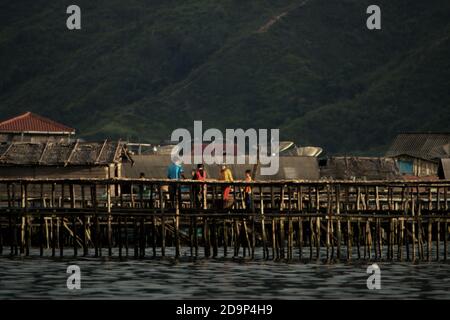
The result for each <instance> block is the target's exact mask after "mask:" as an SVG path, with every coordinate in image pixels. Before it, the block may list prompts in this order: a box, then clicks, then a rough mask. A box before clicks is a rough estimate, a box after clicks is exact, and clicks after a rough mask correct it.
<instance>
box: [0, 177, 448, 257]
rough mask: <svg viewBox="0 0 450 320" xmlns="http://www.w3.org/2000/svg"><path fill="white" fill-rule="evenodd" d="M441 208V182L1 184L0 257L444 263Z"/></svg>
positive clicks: (444, 189)
mask: <svg viewBox="0 0 450 320" xmlns="http://www.w3.org/2000/svg"><path fill="white" fill-rule="evenodd" d="M248 185H250V186H251V187H252V197H251V200H252V203H253V205H252V206H250V208H246V207H245V201H244V194H243V192H244V187H245V186H248ZM225 186H231V187H232V193H231V199H232V205H231V206H230V205H224V201H223V198H222V196H223V195H222V191H223V188H224V187H225ZM199 190H205V191H204V193H203V192H202V194H201V195H200V198H201V201H196V197H198V196H199ZM228 204H229V203H228ZM449 204H450V181H370V182H364V181H322V180H320V181H268V182H251V183H246V182H243V181H237V182H220V181H208V182H199V181H192V180H182V181H173V180H153V179H48V180H47V179H19V180H18V179H1V180H0V254H1V255H13V256H16V255H24V256H27V255H30V251H31V249H39V250H38V251H36V252H39V255H41V256H43V255H51V256H67V255H71V256H95V257H100V256H104V255H107V256H119V257H135V258H144V257H165V256H169V254H170V255H171V256H173V257H180V256H189V257H200V256H204V257H217V258H221V257H234V258H246V259H256V258H258V257H259V258H261V259H273V260H295V259H297V260H298V259H300V260H328V261H336V260H347V261H349V260H364V259H366V260H367V259H370V260H398V261H432V260H447V256H448V240H449V226H448V222H449V221H450V215H449V212H450V209H449ZM33 252H34V251H33Z"/></svg>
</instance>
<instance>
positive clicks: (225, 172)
mask: <svg viewBox="0 0 450 320" xmlns="http://www.w3.org/2000/svg"><path fill="white" fill-rule="evenodd" d="M220 180H222V181H227V182H233V181H234V179H233V174H232V173H231V170H230V169H229V168H228V167H227V166H226V165H222V170H221V171H220ZM230 192H231V186H230V185H225V186H224V187H223V198H222V199H223V207H224V209H227V208H229V207H231V206H232V205H233V201H232V200H231V199H230ZM230 200H231V201H230Z"/></svg>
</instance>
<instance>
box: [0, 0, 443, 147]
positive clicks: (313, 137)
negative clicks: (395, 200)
mask: <svg viewBox="0 0 450 320" xmlns="http://www.w3.org/2000/svg"><path fill="white" fill-rule="evenodd" d="M26 2H27V3H24V2H23V1H14V0H4V1H2V4H0V70H1V77H0V113H1V115H2V118H7V117H9V116H13V115H15V114H17V113H20V112H22V111H27V110H30V111H34V112H37V113H39V114H42V115H45V116H49V117H51V118H54V119H56V120H59V121H61V122H63V123H66V124H68V125H71V126H74V127H75V128H77V129H78V132H79V133H80V135H81V136H82V137H85V138H89V139H93V138H104V137H112V138H119V137H121V138H129V139H133V140H137V141H149V142H157V141H160V140H161V139H167V138H168V137H169V136H170V133H171V132H172V130H173V129H175V128H178V127H186V128H189V127H191V126H192V124H193V120H203V121H204V127H217V128H220V129H224V128H239V127H242V128H250V127H252V128H280V129H281V131H280V133H281V137H282V138H283V139H289V140H295V141H296V142H297V143H298V144H300V145H319V146H323V147H324V148H325V149H326V150H327V151H328V152H329V153H350V152H353V153H360V154H377V153H381V152H382V151H383V150H384V148H385V147H386V145H387V144H388V143H389V142H390V141H391V139H392V138H393V137H394V136H395V134H396V133H397V132H399V131H449V129H450V128H449V123H450V108H449V107H450V90H449V88H450V58H449V57H450V19H449V17H450V2H449V1H447V0H442V1H438V0H431V1H407V0H396V1H391V0H379V1H377V4H378V5H379V6H380V7H381V10H382V30H377V31H369V30H368V29H367V28H366V18H367V16H368V15H367V14H366V8H367V6H368V5H370V4H372V1H367V0H309V1H304V0H296V1H294V0H246V1H241V0H221V1H217V0H154V1H145V0H130V1H126V2H124V1H119V0H97V1H86V0H83V1H77V5H79V6H80V7H81V10H82V29H81V30H78V31H69V30H67V28H66V26H65V22H66V17H67V15H66V13H65V11H66V8H67V6H68V5H70V4H72V2H71V1H65V0H64V1H43V0H36V1H26ZM279 15H283V16H282V17H281V18H280V19H278V20H277V21H276V22H275V23H273V24H268V22H269V21H270V20H271V19H272V18H273V17H276V16H279ZM263 26H267V27H266V28H262V27H263ZM261 30H262V31H263V32H261Z"/></svg>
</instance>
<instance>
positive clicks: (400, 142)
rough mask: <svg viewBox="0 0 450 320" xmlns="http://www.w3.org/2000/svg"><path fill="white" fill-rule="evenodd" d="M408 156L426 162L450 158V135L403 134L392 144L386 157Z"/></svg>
mask: <svg viewBox="0 0 450 320" xmlns="http://www.w3.org/2000/svg"><path fill="white" fill-rule="evenodd" d="M401 155H407V156H411V157H415V158H421V159H425V160H436V159H439V158H443V157H449V156H450V133H402V134H399V135H397V137H396V138H395V139H394V141H393V142H392V144H391V146H390V148H389V150H388V151H387V152H386V157H397V156H401Z"/></svg>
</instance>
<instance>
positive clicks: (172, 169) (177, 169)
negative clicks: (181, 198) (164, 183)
mask: <svg viewBox="0 0 450 320" xmlns="http://www.w3.org/2000/svg"><path fill="white" fill-rule="evenodd" d="M167 178H168V179H171V180H181V179H186V177H185V176H184V169H183V164H182V161H181V159H180V158H176V159H174V160H173V161H172V163H171V164H170V165H169V167H168V168H167ZM176 193H177V187H176V185H169V197H170V203H171V204H172V207H175V197H176Z"/></svg>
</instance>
